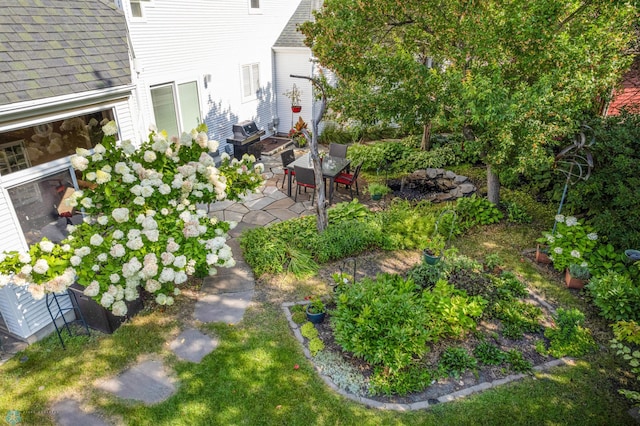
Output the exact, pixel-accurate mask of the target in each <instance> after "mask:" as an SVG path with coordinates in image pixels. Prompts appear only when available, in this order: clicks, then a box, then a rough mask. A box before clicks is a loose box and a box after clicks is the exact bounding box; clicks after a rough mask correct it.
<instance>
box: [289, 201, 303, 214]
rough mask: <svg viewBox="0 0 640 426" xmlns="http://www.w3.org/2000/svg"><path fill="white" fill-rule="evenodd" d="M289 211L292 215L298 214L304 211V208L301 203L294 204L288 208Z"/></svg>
mask: <svg viewBox="0 0 640 426" xmlns="http://www.w3.org/2000/svg"><path fill="white" fill-rule="evenodd" d="M289 210H291V211H292V212H294V213H297V214H300V213H302V212H303V211H305V210H306V207H305V206H304V205H303V204H302V203H295V204H294V205H292V206H291V207H289Z"/></svg>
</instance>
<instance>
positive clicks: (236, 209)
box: [225, 203, 249, 213]
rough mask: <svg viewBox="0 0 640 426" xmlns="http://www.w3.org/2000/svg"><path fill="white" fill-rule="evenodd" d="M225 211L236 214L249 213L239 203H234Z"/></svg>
mask: <svg viewBox="0 0 640 426" xmlns="http://www.w3.org/2000/svg"><path fill="white" fill-rule="evenodd" d="M225 211H230V212H236V213H249V209H248V208H246V207H245V206H243V205H242V204H240V203H236V204H234V205H232V206H230V207H229V208H228V209H225Z"/></svg>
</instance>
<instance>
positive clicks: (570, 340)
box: [544, 308, 596, 358]
mask: <svg viewBox="0 0 640 426" xmlns="http://www.w3.org/2000/svg"><path fill="white" fill-rule="evenodd" d="M553 319H554V321H555V327H553V328H547V329H546V330H545V332H544V335H545V337H546V338H547V339H549V340H550V345H549V351H548V352H549V354H551V355H552V356H554V357H555V358H561V357H563V356H574V357H577V356H582V355H584V354H587V353H589V352H591V351H593V350H594V349H595V347H596V345H595V342H594V340H593V338H592V337H591V332H590V331H589V329H587V328H584V327H583V324H584V314H583V313H582V312H580V310H578V309H576V308H572V309H563V308H558V311H557V312H556V314H555V315H554V317H553Z"/></svg>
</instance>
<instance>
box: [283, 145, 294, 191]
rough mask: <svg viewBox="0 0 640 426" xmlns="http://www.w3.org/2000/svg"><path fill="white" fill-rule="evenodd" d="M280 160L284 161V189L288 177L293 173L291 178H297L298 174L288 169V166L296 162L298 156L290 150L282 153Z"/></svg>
mask: <svg viewBox="0 0 640 426" xmlns="http://www.w3.org/2000/svg"><path fill="white" fill-rule="evenodd" d="M280 159H281V160H282V169H283V170H284V176H283V177H282V187H283V188H284V181H285V179H286V178H287V175H288V174H289V173H291V176H292V177H293V176H295V175H296V172H295V171H293V170H291V171H289V169H287V166H288V165H289V164H291V163H293V162H294V161H295V160H296V155H295V154H294V153H293V149H288V150H286V151H283V152H282V153H280Z"/></svg>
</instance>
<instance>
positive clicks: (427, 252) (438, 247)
mask: <svg viewBox="0 0 640 426" xmlns="http://www.w3.org/2000/svg"><path fill="white" fill-rule="evenodd" d="M444 246H445V241H444V237H443V236H442V235H440V234H435V235H434V236H433V237H431V238H429V239H428V240H427V245H426V247H425V248H424V250H422V257H423V259H424V261H425V262H426V263H427V264H429V265H435V264H436V263H438V261H439V260H440V257H442V252H443V251H444Z"/></svg>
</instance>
